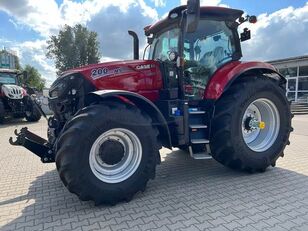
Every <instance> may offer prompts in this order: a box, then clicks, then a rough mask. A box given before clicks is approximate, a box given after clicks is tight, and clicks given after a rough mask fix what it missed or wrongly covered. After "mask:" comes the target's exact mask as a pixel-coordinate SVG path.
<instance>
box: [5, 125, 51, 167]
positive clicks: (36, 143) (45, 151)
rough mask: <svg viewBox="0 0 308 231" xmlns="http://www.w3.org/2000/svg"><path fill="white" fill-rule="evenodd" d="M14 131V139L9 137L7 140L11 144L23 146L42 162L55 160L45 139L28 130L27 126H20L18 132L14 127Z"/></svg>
mask: <svg viewBox="0 0 308 231" xmlns="http://www.w3.org/2000/svg"><path fill="white" fill-rule="evenodd" d="M14 133H15V135H16V141H13V138H12V137H10V139H9V142H10V144H11V145H14V146H23V147H25V148H26V149H28V150H29V151H31V152H33V153H34V154H35V155H37V156H38V157H40V158H41V161H42V162H43V163H52V162H55V156H54V153H53V151H52V148H51V145H50V144H49V143H48V141H47V140H45V139H43V138H41V137H39V136H38V135H36V134H34V133H32V132H30V131H29V130H28V128H27V127H24V128H22V129H21V130H20V132H19V133H18V132H17V129H15V131H14Z"/></svg>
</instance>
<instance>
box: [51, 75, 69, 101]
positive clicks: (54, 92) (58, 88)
mask: <svg viewBox="0 0 308 231" xmlns="http://www.w3.org/2000/svg"><path fill="white" fill-rule="evenodd" d="M65 89H66V82H65V80H64V79H62V80H60V81H59V82H58V83H55V85H54V86H51V89H50V90H49V97H50V98H57V97H59V96H61V95H62V94H63V93H64V91H65Z"/></svg>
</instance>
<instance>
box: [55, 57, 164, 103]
mask: <svg viewBox="0 0 308 231" xmlns="http://www.w3.org/2000/svg"><path fill="white" fill-rule="evenodd" d="M74 74H77V75H78V76H82V78H83V79H85V80H86V82H88V83H90V85H91V86H92V89H93V90H110V89H112V90H126V91H132V92H136V93H139V94H142V95H144V96H146V97H148V94H149V95H150V96H149V97H148V98H151V99H152V100H154V99H156V98H157V97H158V96H157V95H158V90H159V89H161V88H162V75H161V72H160V65H159V62H157V61H153V60H128V61H114V62H106V63H99V64H92V65H88V66H84V67H80V68H75V69H71V70H68V71H66V72H64V73H63V74H62V75H61V77H59V78H58V79H57V80H56V81H55V82H54V83H53V84H52V86H51V88H50V92H51V93H52V92H56V91H54V89H56V88H60V87H61V88H66V87H65V86H71V87H72V85H73V83H67V84H62V82H65V81H66V80H67V79H69V81H73V82H76V79H75V78H74V77H70V76H72V75H74ZM62 80H63V81H62ZM62 91H63V92H64V90H61V92H62ZM86 92H87V91H86ZM153 92H154V94H153ZM51 93H50V97H56V96H58V94H56V93H55V94H51Z"/></svg>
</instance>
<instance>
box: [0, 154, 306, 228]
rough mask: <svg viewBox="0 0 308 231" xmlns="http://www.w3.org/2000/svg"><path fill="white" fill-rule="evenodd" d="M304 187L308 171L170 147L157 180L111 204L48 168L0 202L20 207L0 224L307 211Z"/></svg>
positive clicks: (75, 224)
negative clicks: (246, 168)
mask: <svg viewBox="0 0 308 231" xmlns="http://www.w3.org/2000/svg"><path fill="white" fill-rule="evenodd" d="M307 188H308V176H306V175H303V174H299V173H296V172H293V171H290V170H287V169H283V168H279V167H276V168H269V169H268V170H267V171H266V172H265V173H263V174H246V173H241V172H236V171H233V170H229V169H227V168H225V167H224V166H222V165H220V164H219V163H217V162H216V161H214V160H204V161H203V160H201V161H200V160H199V161H198V160H193V159H191V158H190V157H189V155H188V154H187V153H184V152H182V151H173V152H171V153H170V154H167V155H165V157H164V158H163V161H162V164H161V165H159V166H158V167H157V171H156V179H155V180H152V181H150V182H149V183H148V187H147V190H146V191H145V192H144V193H138V194H137V195H135V197H134V198H133V200H132V201H130V202H129V203H124V202H123V203H119V204H117V205H116V206H99V207H95V206H94V204H93V203H92V202H82V201H80V200H79V199H78V198H77V196H75V195H73V194H71V193H69V192H68V191H67V189H66V188H65V187H64V186H63V185H62V183H61V181H60V179H59V177H58V173H57V171H56V170H55V169H54V170H51V171H48V172H46V173H45V174H43V175H41V176H38V177H37V178H36V179H35V180H34V181H33V182H32V183H31V186H30V187H29V190H28V193H27V194H25V195H21V196H19V197H15V198H11V199H7V200H4V201H3V200H1V201H0V212H1V210H2V211H3V210H7V211H8V217H9V214H11V213H9V211H10V209H13V208H14V209H15V210H16V208H22V209H20V210H22V211H20V212H21V213H20V214H21V215H19V217H17V218H13V219H11V220H9V219H7V220H6V221H7V223H6V224H5V225H3V226H2V227H1V226H0V229H1V230H16V229H22V228H25V227H27V226H29V222H30V224H31V226H30V229H31V230H42V229H48V228H50V227H53V228H54V229H56V230H57V228H60V227H61V228H64V227H68V229H76V228H80V226H82V225H84V224H85V225H87V226H88V225H94V226H95V225H98V227H99V229H101V230H103V229H105V228H110V227H109V226H112V228H113V229H118V228H120V227H121V225H122V226H123V224H122V223H121V222H115V223H113V222H114V221H118V220H121V219H122V218H123V219H124V218H125V219H124V220H125V224H128V226H129V225H130V224H131V223H132V224H133V222H135V221H136V219H138V216H139V215H138V214H141V215H140V216H139V218H140V217H141V216H145V218H143V219H144V220H141V223H140V224H139V227H141V229H142V227H143V225H146V223H147V222H146V221H145V220H146V217H151V220H152V219H154V220H155V218H157V216H156V215H159V214H162V213H169V214H170V216H177V215H185V214H188V213H194V212H195V211H196V212H198V214H199V215H200V214H202V216H204V220H206V219H208V218H207V217H208V216H211V215H212V214H213V213H215V214H217V212H218V213H220V214H222V215H223V214H225V215H228V214H234V215H236V216H237V217H239V216H240V217H241V216H242V217H244V216H248V217H249V216H250V215H251V216H252V215H254V214H255V213H256V211H259V212H260V213H263V212H265V211H267V210H271V209H275V208H279V209H282V210H281V211H288V209H289V210H290V208H291V209H294V210H297V209H298V208H301V210H302V211H303V210H305V211H303V213H306V214H307V213H308V206H307V205H308V199H307V198H308V190H307ZM299 202H300V203H299ZM1 214H3V212H2V213H1ZM142 214H143V215H142ZM218 216H220V215H218ZM297 216H301V215H297ZM265 219H266V218H265ZM139 220H140V219H139ZM79 221H82V222H79ZM111 221H112V222H111ZM0 222H1V220H0ZM0 224H1V223H0ZM2 224H3V223H2ZM28 228H29V227H28Z"/></svg>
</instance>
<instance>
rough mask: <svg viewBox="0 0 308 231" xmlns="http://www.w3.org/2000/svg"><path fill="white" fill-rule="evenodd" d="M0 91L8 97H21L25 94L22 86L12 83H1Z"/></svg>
mask: <svg viewBox="0 0 308 231" xmlns="http://www.w3.org/2000/svg"><path fill="white" fill-rule="evenodd" d="M1 92H2V93H3V94H4V95H5V96H6V97H8V98H10V99H22V98H23V97H24V94H25V90H24V89H23V88H22V87H20V86H17V85H13V84H3V85H2V86H1Z"/></svg>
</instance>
